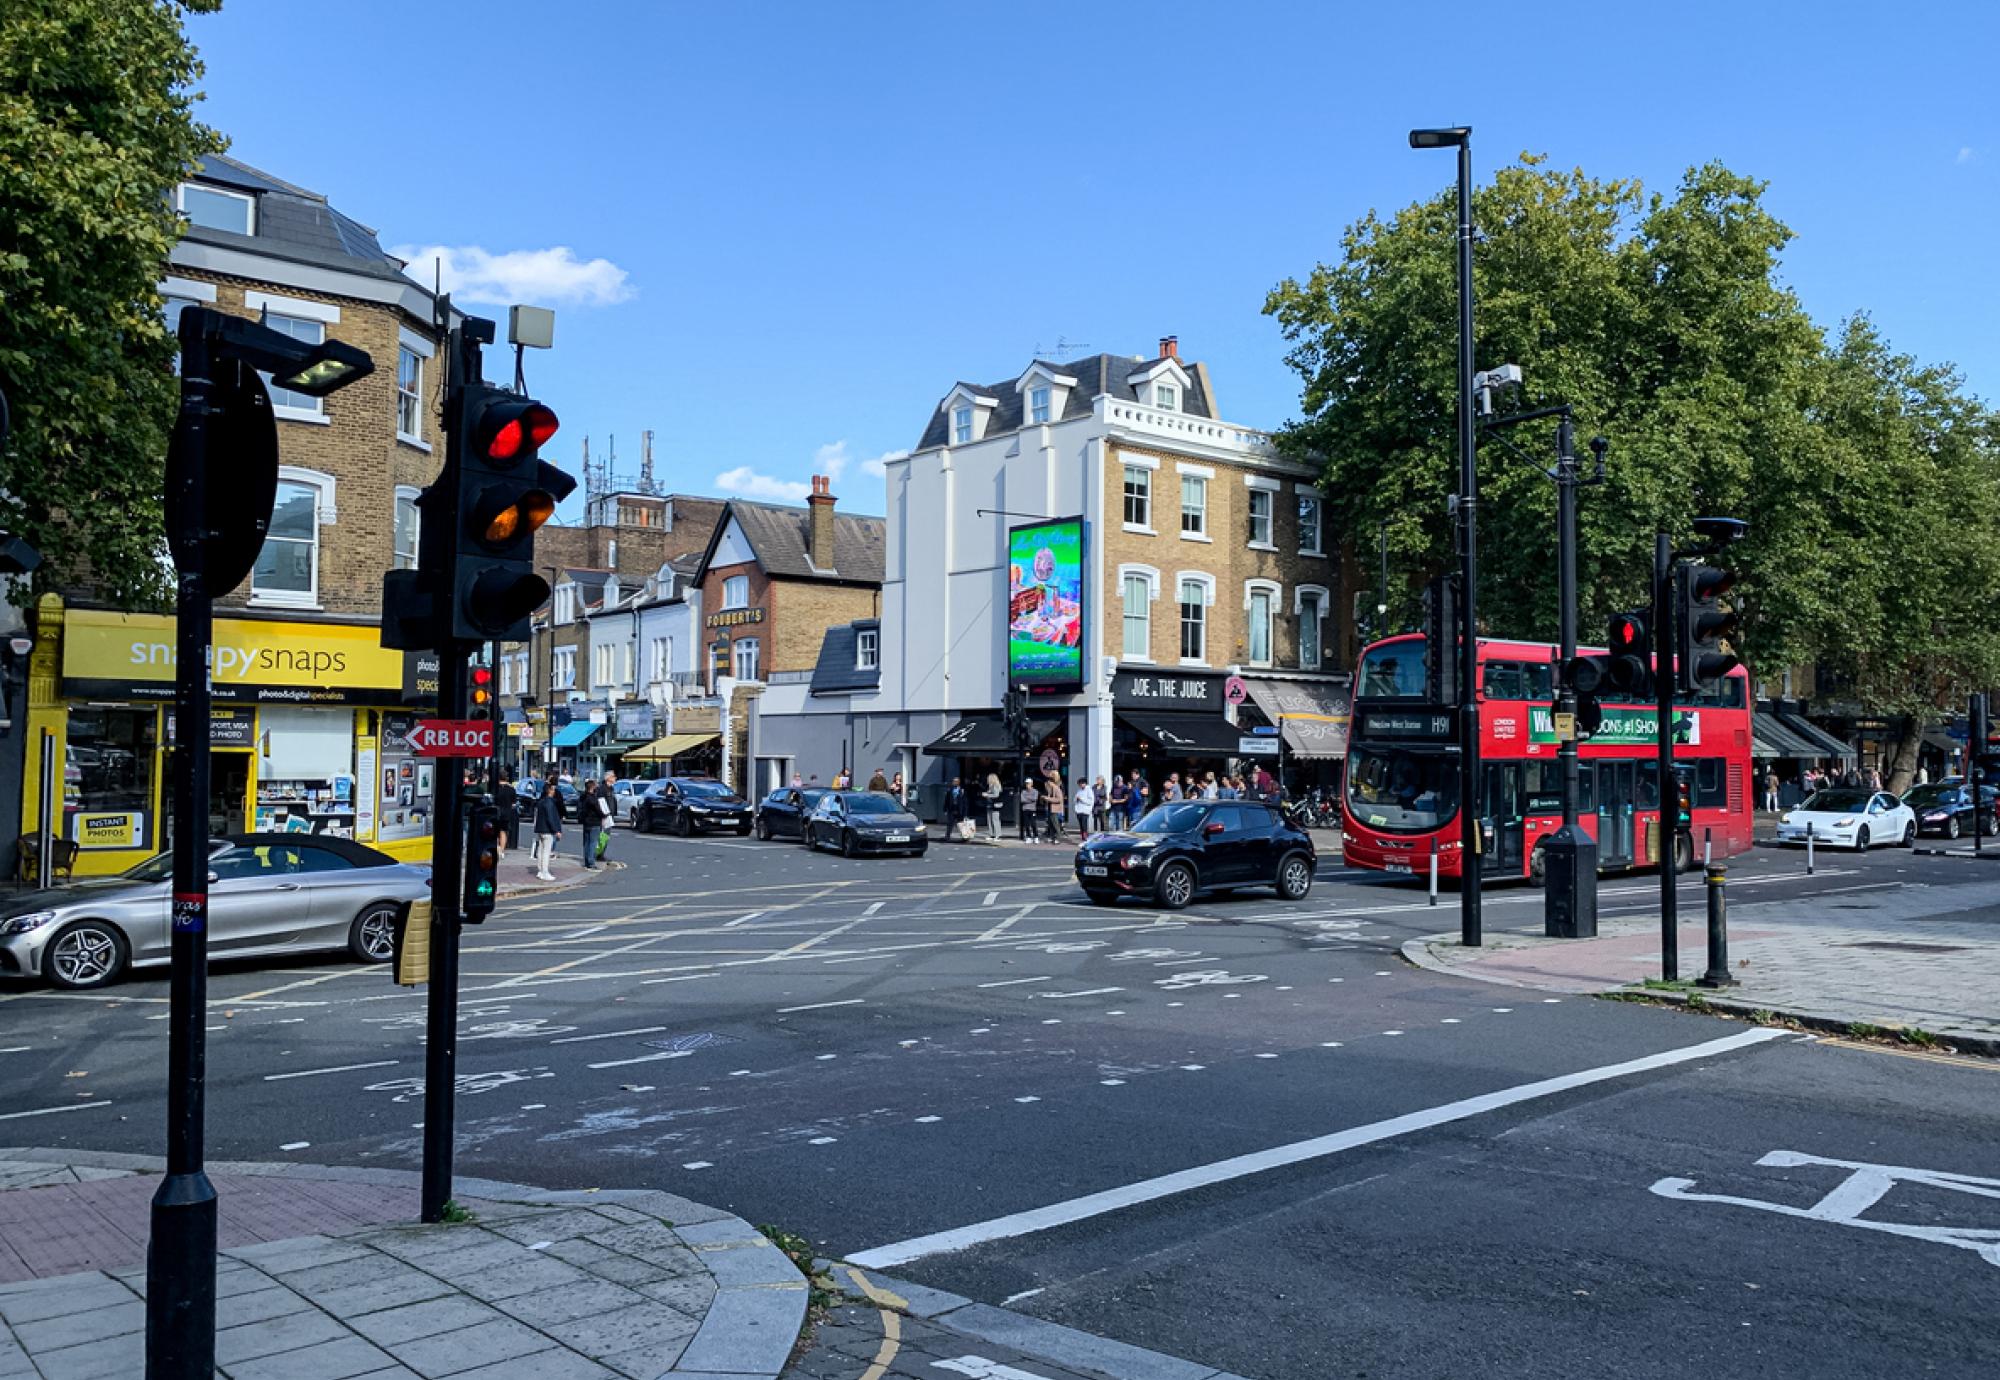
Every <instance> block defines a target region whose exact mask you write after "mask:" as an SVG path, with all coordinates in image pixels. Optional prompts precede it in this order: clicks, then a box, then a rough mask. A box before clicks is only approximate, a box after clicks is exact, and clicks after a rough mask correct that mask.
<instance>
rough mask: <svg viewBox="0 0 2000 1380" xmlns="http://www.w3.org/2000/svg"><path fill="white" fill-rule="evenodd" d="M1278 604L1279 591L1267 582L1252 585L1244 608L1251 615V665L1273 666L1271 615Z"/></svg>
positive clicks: (1257, 582)
mask: <svg viewBox="0 0 2000 1380" xmlns="http://www.w3.org/2000/svg"><path fill="white" fill-rule="evenodd" d="M1276 604H1277V590H1276V588H1275V587H1274V586H1272V585H1270V584H1269V583H1267V582H1263V581H1256V582H1253V583H1252V584H1251V585H1250V588H1249V591H1248V593H1247V597H1246V598H1245V600H1244V607H1245V609H1246V610H1247V612H1248V614H1249V621H1250V629H1249V642H1250V664H1251V665H1252V666H1269V665H1270V664H1271V613H1272V609H1273V608H1274V606H1275V605H1276Z"/></svg>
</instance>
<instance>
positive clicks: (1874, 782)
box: [1868, 767, 1882, 791]
mask: <svg viewBox="0 0 2000 1380" xmlns="http://www.w3.org/2000/svg"><path fill="white" fill-rule="evenodd" d="M1868 789H1869V790H1871V791H1879V790H1881V789H1882V769H1881V768H1880V767H1870V768H1869V769H1868Z"/></svg>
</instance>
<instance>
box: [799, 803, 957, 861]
mask: <svg viewBox="0 0 2000 1380" xmlns="http://www.w3.org/2000/svg"><path fill="white" fill-rule="evenodd" d="M805 844H806V847H808V848H812V849H818V848H821V847H827V848H838V849H839V850H840V853H841V856H842V857H847V858H852V857H854V856H856V855H858V854H861V853H910V854H913V855H915V856H916V857H919V858H921V857H922V856H923V855H924V852H925V850H926V849H928V848H929V847H930V846H931V836H930V833H929V831H928V830H926V829H925V828H924V822H923V821H922V820H920V819H918V818H917V817H916V816H915V815H913V814H911V813H910V812H909V811H908V810H906V809H904V808H903V806H902V804H901V803H900V802H898V801H897V799H896V798H895V797H894V796H890V795H883V794H881V793H880V792H879V791H826V792H824V793H823V794H822V795H821V796H820V798H819V803H818V804H816V805H814V806H813V811H812V813H811V814H810V815H807V816H806V823H805Z"/></svg>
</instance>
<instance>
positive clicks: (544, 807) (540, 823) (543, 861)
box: [534, 790, 562, 882]
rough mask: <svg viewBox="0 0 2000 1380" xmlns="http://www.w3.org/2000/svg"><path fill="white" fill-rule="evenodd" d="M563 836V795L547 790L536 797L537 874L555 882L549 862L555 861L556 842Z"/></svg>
mask: <svg viewBox="0 0 2000 1380" xmlns="http://www.w3.org/2000/svg"><path fill="white" fill-rule="evenodd" d="M561 838H562V797H561V796H559V795H557V794H556V793H555V792H554V791H553V790H545V791H543V792H541V793H540V794H539V795H537V796H536V797H535V854H534V862H535V875H536V876H537V877H539V878H541V879H542V880H543V881H545V882H553V881H554V880H555V874H554V873H552V872H550V871H549V864H550V863H551V862H553V861H555V856H556V842H557V840H559V839H561Z"/></svg>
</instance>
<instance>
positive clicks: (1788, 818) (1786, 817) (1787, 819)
mask: <svg viewBox="0 0 2000 1380" xmlns="http://www.w3.org/2000/svg"><path fill="white" fill-rule="evenodd" d="M1791 822H1792V812H1791V811H1790V810H1787V811H1785V813H1784V814H1783V815H1782V816H1780V817H1779V819H1778V823H1780V824H1790V823H1791Z"/></svg>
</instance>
